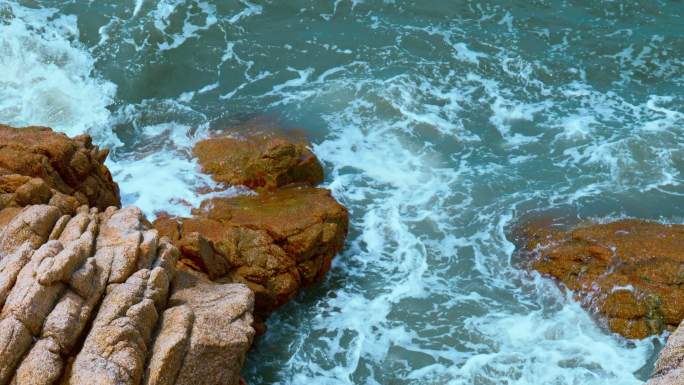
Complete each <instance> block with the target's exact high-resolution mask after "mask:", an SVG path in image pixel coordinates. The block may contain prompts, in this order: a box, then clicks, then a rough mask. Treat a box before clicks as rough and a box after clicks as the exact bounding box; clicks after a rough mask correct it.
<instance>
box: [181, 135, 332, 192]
mask: <svg viewBox="0 0 684 385" xmlns="http://www.w3.org/2000/svg"><path fill="white" fill-rule="evenodd" d="M193 153H194V154H195V156H196V157H197V160H198V161H199V163H200V165H201V166H202V171H203V172H205V173H207V174H210V175H211V176H212V177H213V178H214V179H215V180H217V181H218V182H223V183H227V184H229V185H243V186H247V187H249V188H252V189H257V190H273V189H276V188H278V187H282V186H285V185H288V184H304V185H309V186H316V185H318V184H320V183H321V182H323V167H322V166H321V164H320V162H319V161H318V159H317V158H316V156H315V155H314V154H313V153H312V152H311V151H310V150H309V149H308V148H307V145H306V142H303V141H292V140H288V139H285V138H283V137H279V136H278V135H276V134H274V133H273V132H265V131H259V130H257V131H252V132H248V133H246V134H244V135H242V136H236V137H230V136H221V137H215V138H211V139H207V140H203V141H201V142H199V143H197V144H196V145H195V148H194V149H193Z"/></svg>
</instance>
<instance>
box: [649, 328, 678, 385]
mask: <svg viewBox="0 0 684 385" xmlns="http://www.w3.org/2000/svg"><path fill="white" fill-rule="evenodd" d="M680 384H684V324H680V325H679V327H678V328H677V330H675V332H674V333H672V335H670V337H669V338H668V339H667V344H666V345H665V348H663V350H662V351H661V352H660V356H659V357H658V361H657V362H656V365H655V370H654V371H653V375H652V376H651V379H650V380H649V381H648V382H647V383H646V385H680Z"/></svg>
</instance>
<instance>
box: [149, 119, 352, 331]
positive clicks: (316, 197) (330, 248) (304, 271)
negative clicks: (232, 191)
mask: <svg viewBox="0 0 684 385" xmlns="http://www.w3.org/2000/svg"><path fill="white" fill-rule="evenodd" d="M194 153H195V154H196V156H197V157H198V160H199V162H200V164H201V165H202V167H203V170H204V171H205V172H207V173H210V174H211V175H212V177H213V178H214V179H216V180H217V181H219V182H224V183H228V184H231V185H244V186H247V187H250V188H253V189H256V190H257V191H258V193H257V194H253V195H246V196H239V197H231V198H214V199H209V200H206V201H204V202H203V203H202V205H201V207H199V208H197V209H195V210H193V212H192V214H193V215H192V217H190V218H170V217H164V216H161V217H159V218H158V219H157V220H156V221H155V223H154V226H155V227H156V228H157V229H158V230H159V231H160V233H162V234H164V235H166V236H168V237H169V238H170V239H172V240H173V242H174V243H175V244H176V245H177V246H178V248H179V250H180V251H181V258H182V261H183V263H184V264H186V265H188V266H191V267H193V268H194V269H197V270H199V271H202V272H204V273H206V274H207V275H208V276H209V277H210V278H211V279H212V280H215V281H217V282H223V283H228V282H238V283H244V284H245V285H247V286H248V287H249V288H250V289H251V290H252V291H253V292H254V293H255V296H256V303H255V315H256V316H257V321H258V322H257V327H258V328H259V329H260V330H261V331H263V329H262V328H261V326H260V325H262V324H261V321H263V320H264V319H265V318H266V317H267V316H268V315H269V314H270V313H271V312H273V310H275V309H276V308H278V307H279V306H281V305H283V304H285V303H286V302H287V301H289V300H291V299H292V298H293V297H294V296H296V295H297V293H298V292H299V291H300V290H301V288H303V287H305V286H307V285H309V284H311V283H314V282H316V281H319V280H320V279H321V278H322V277H323V276H324V275H325V273H326V272H327V271H328V270H329V269H330V265H331V262H332V259H333V257H334V256H335V255H336V254H337V253H339V252H340V251H341V249H342V247H343V245H344V240H345V238H346V235H347V230H348V226H349V215H348V212H347V210H346V209H345V208H344V207H343V206H342V205H340V204H339V203H338V202H337V201H336V200H335V199H334V198H333V197H332V195H331V194H330V191H329V190H326V189H321V188H316V187H315V185H317V184H318V183H320V182H321V181H322V180H323V169H322V167H321V165H320V162H319V161H318V159H316V157H315V156H314V155H313V153H312V152H311V151H310V150H308V148H307V147H306V143H305V142H298V141H291V140H288V139H285V138H284V137H281V136H278V135H277V134H274V133H273V132H270V133H265V132H264V131H260V130H256V131H255V130H249V131H248V133H247V134H245V135H242V136H238V137H228V136H219V137H216V138H212V139H207V140H205V141H202V142H199V143H198V144H197V146H196V147H195V148H194Z"/></svg>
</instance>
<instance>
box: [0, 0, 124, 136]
mask: <svg viewBox="0 0 684 385" xmlns="http://www.w3.org/2000/svg"><path fill="white" fill-rule="evenodd" d="M4 7H5V8H6V9H7V10H8V11H9V14H10V15H9V17H4V20H2V22H0V68H2V70H1V71H0V122H2V123H5V124H9V125H13V126H18V127H21V126H27V125H42V126H48V127H52V128H54V129H56V130H58V131H62V132H65V133H67V134H68V135H77V134H81V133H85V132H87V133H90V134H91V135H93V136H94V137H95V140H96V141H97V142H98V143H99V144H102V145H106V146H112V145H114V146H115V145H118V144H119V143H120V142H119V141H118V139H117V138H116V136H115V135H113V134H112V133H111V131H110V130H109V128H108V126H107V123H108V121H109V118H110V112H109V110H108V109H107V107H108V106H109V105H110V104H112V102H113V98H114V96H115V93H116V86H115V85H114V84H113V83H111V82H108V81H106V80H102V79H100V78H98V77H97V76H96V74H95V68H94V59H93V58H92V57H91V55H90V54H89V53H88V51H87V50H86V49H85V48H83V47H81V46H80V45H79V44H78V43H77V41H78V35H79V32H78V26H77V24H76V18H75V17H74V16H65V15H57V14H56V10H54V9H47V8H38V9H33V8H26V7H22V6H20V5H18V4H16V3H14V2H5V3H4Z"/></svg>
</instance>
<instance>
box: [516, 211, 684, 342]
mask: <svg viewBox="0 0 684 385" xmlns="http://www.w3.org/2000/svg"><path fill="white" fill-rule="evenodd" d="M523 239H524V240H525V242H524V245H522V250H521V252H522V254H523V255H524V256H526V257H528V258H529V260H530V261H531V266H532V267H533V268H534V269H536V270H538V271H539V272H541V273H543V274H545V275H549V276H552V277H554V278H556V279H558V280H559V281H560V282H562V283H563V284H564V285H565V286H566V287H567V288H568V289H570V290H572V291H573V292H575V294H576V296H577V298H578V299H580V301H581V303H582V304H583V305H584V306H585V307H587V308H589V309H591V310H592V311H593V312H595V313H596V314H598V315H599V317H600V319H601V320H602V321H604V322H605V323H606V324H607V326H608V327H609V328H610V330H612V331H614V332H616V333H619V334H621V335H623V336H625V337H627V338H645V337H647V336H649V335H651V334H658V333H660V332H662V331H663V330H672V329H673V328H675V327H676V326H677V325H679V323H680V322H681V321H682V319H684V286H683V285H682V284H684V225H667V224H661V223H654V222H646V221H640V220H620V221H617V222H612V223H606V224H590V225H585V226H580V227H577V228H575V229H573V230H570V231H561V230H556V229H549V228H546V227H535V226H530V227H528V228H527V229H526V231H525V234H524V235H523Z"/></svg>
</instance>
